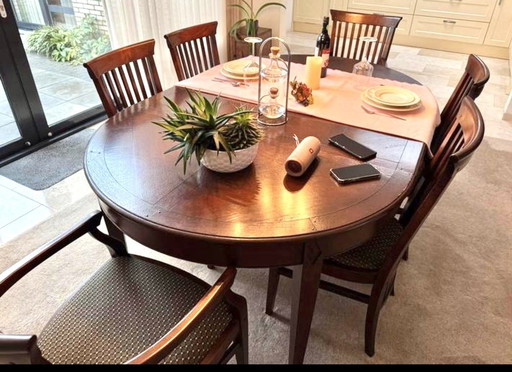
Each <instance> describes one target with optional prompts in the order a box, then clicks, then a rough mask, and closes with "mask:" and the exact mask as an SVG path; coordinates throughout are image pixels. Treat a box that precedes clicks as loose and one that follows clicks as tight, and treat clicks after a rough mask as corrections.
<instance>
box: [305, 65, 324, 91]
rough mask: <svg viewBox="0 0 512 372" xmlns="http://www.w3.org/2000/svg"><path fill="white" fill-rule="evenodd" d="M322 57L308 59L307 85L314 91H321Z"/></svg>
mask: <svg viewBox="0 0 512 372" xmlns="http://www.w3.org/2000/svg"><path fill="white" fill-rule="evenodd" d="M322 63H323V60H322V57H307V58H306V78H305V79H304V80H305V83H306V85H307V86H308V87H309V88H311V89H313V90H316V89H320V75H321V73H322Z"/></svg>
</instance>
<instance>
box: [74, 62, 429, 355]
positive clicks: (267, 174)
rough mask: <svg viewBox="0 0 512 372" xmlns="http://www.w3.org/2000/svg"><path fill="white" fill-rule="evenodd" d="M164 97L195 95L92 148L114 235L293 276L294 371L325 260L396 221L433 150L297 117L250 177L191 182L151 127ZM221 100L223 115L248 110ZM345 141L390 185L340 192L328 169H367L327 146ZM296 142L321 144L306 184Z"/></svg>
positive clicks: (133, 116) (89, 157) (264, 151)
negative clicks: (295, 161)
mask: <svg viewBox="0 0 512 372" xmlns="http://www.w3.org/2000/svg"><path fill="white" fill-rule="evenodd" d="M294 58H295V57H294ZM296 58H297V59H296V60H297V61H299V60H300V58H301V57H300V56H298V57H296ZM346 65H347V66H351V64H350V63H348V64H346ZM350 68H351V67H350ZM379 71H380V74H381V77H386V76H387V77H391V78H396V77H397V76H398V77H399V76H400V75H401V74H400V73H398V72H396V71H393V70H390V69H387V68H385V67H379ZM386 72H387V75H386ZM382 75H386V76H382ZM402 80H406V81H408V82H410V81H411V80H413V79H410V78H404V79H402ZM164 96H166V97H168V98H170V99H172V100H175V101H177V102H178V103H180V104H183V103H185V101H186V99H187V97H188V96H187V94H186V90H185V89H183V88H179V87H173V88H171V89H168V90H166V91H164V92H162V93H160V94H157V95H155V96H153V97H151V98H149V99H147V100H144V101H142V102H140V103H138V104H136V105H134V106H131V107H129V108H128V109H126V110H124V111H122V112H120V113H119V114H117V115H116V116H114V117H112V118H110V119H108V120H107V122H106V123H105V124H104V125H103V126H102V127H100V128H99V129H98V130H97V132H96V133H95V135H94V136H93V138H92V139H91V141H90V143H89V145H88V148H87V150H86V155H85V160H84V161H85V164H84V169H85V173H86V176H87V179H88V181H89V183H90V185H91V187H92V189H93V190H94V192H95V193H96V195H97V196H98V199H99V203H100V206H101V209H102V210H103V212H104V213H105V216H106V217H107V218H108V220H109V221H110V222H109V224H108V225H109V226H110V227H111V229H110V232H111V233H112V234H113V235H117V236H118V237H121V234H120V233H121V232H122V233H124V234H126V235H128V236H130V237H131V238H133V239H135V240H136V241H138V242H139V243H141V244H143V245H145V246H146V247H149V248H151V249H153V250H155V251H158V252H161V253H164V254H167V255H170V256H173V257H176V258H180V259H184V260H188V261H193V262H197V263H202V264H207V265H217V266H234V267H238V268H271V267H280V266H293V269H294V275H293V293H292V296H293V299H292V313H291V321H290V324H291V326H290V328H291V329H290V346H289V362H290V363H302V362H303V360H304V356H305V352H306V346H307V341H308V336H309V331H310V327H311V320H312V317H313V312H314V308H315V302H316V297H317V292H318V288H319V280H320V274H321V268H322V261H323V259H324V258H325V257H328V256H332V255H336V254H339V253H341V252H344V251H347V250H349V249H351V248H353V247H355V246H357V245H359V244H361V243H363V242H365V241H367V240H368V239H369V238H370V237H371V236H372V235H373V234H374V233H375V231H376V229H377V228H378V226H379V225H380V224H381V223H382V221H383V220H384V219H385V218H387V217H391V216H392V215H394V214H395V213H396V211H397V210H398V208H399V206H400V204H401V202H402V201H403V200H404V198H405V197H406V196H407V194H408V193H409V192H410V190H411V189H412V188H413V186H414V183H415V180H416V178H417V177H418V175H419V172H420V168H421V163H422V161H421V160H422V159H423V157H424V154H425V149H426V146H424V144H422V143H420V142H417V141H412V140H407V139H404V138H399V137H394V136H391V135H385V134H381V133H377V132H372V131H368V130H363V129H358V128H356V127H350V126H347V125H343V124H341V123H335V122H331V121H327V120H323V119H318V118H314V117H310V116H305V115H302V114H296V113H289V120H288V123H287V124H285V125H283V126H279V127H266V128H265V138H264V140H263V141H262V142H261V144H260V146H259V150H258V155H257V157H256V160H255V161H254V163H253V164H252V165H250V166H249V167H248V168H246V169H245V170H242V171H240V172H237V173H233V174H221V173H214V172H212V171H209V170H207V169H205V168H204V167H202V166H198V165H197V163H196V162H195V160H194V161H193V162H192V163H191V165H190V167H189V168H188V170H187V173H186V174H183V167H182V165H181V164H178V165H175V162H176V158H177V154H176V152H172V153H169V154H164V152H165V151H166V150H167V149H169V148H170V147H171V146H172V144H171V143H170V142H168V141H163V140H162V134H161V133H160V130H161V129H160V128H159V127H157V126H156V125H154V124H152V122H153V121H159V120H160V119H161V117H162V116H164V115H166V114H167V113H168V109H167V107H166V104H165V102H164ZM222 101H223V102H222V106H223V109H224V110H226V111H229V110H232V109H233V107H235V106H237V105H239V104H240V102H236V101H233V100H228V99H222ZM340 133H345V134H346V135H347V136H349V137H351V138H353V139H355V140H356V141H359V142H361V143H364V144H365V145H366V146H368V147H370V148H372V149H374V150H376V151H377V157H376V158H375V159H374V160H371V161H370V163H371V164H372V165H374V166H375V167H376V168H378V169H379V170H380V172H381V173H382V177H381V179H379V180H373V181H368V182H362V183H355V184H350V185H345V186H342V185H339V184H338V183H336V182H335V180H334V179H333V178H331V177H330V175H329V171H330V169H331V168H336V167H343V166H349V165H355V164H359V163H360V161H358V160H357V159H355V158H353V157H351V156H349V155H348V154H346V153H344V152H342V151H341V150H339V149H337V148H335V147H333V146H331V145H329V144H328V138H329V137H330V136H333V135H336V134H340ZM294 134H295V135H297V136H298V137H299V138H301V139H302V138H305V137H307V136H316V137H317V138H319V139H320V140H321V142H322V147H321V152H320V154H319V156H318V159H317V160H316V161H315V162H314V163H313V165H312V166H311V167H310V168H309V169H308V172H307V173H306V174H305V175H304V176H302V177H301V178H292V177H289V176H287V175H286V172H285V169H284V163H285V160H286V159H287V157H288V156H289V155H290V153H291V152H292V151H293V150H294V148H295V141H294V140H293V135H294ZM249 300H250V299H249Z"/></svg>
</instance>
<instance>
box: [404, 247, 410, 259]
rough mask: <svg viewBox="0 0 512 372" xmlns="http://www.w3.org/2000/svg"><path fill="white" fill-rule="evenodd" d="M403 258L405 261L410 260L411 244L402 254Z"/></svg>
mask: <svg viewBox="0 0 512 372" xmlns="http://www.w3.org/2000/svg"><path fill="white" fill-rule="evenodd" d="M402 259H403V260H404V261H409V246H407V249H406V250H405V252H404V255H403V256H402Z"/></svg>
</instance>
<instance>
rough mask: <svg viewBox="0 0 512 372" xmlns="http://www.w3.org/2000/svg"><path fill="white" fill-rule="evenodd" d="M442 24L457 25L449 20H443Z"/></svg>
mask: <svg viewBox="0 0 512 372" xmlns="http://www.w3.org/2000/svg"><path fill="white" fill-rule="evenodd" d="M443 22H444V23H449V24H451V25H454V24H456V23H457V22H456V21H452V20H450V19H443Z"/></svg>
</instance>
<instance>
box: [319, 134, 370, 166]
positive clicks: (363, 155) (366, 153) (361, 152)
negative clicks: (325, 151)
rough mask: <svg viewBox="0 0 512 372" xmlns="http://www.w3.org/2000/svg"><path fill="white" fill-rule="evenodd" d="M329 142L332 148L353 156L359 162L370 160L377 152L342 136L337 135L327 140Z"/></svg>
mask: <svg viewBox="0 0 512 372" xmlns="http://www.w3.org/2000/svg"><path fill="white" fill-rule="evenodd" d="M329 142H330V143H331V144H333V145H334V146H336V147H338V148H340V149H342V150H343V151H346V152H348V153H349V154H350V155H352V156H355V157H356V158H358V159H359V160H363V161H366V160H370V159H373V158H374V157H375V156H377V152H376V151H374V150H372V149H370V148H368V147H366V146H364V145H362V144H360V143H359V142H357V141H354V140H353V139H352V138H349V137H347V136H346V135H344V134H338V135H336V136H333V137H331V138H329Z"/></svg>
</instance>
